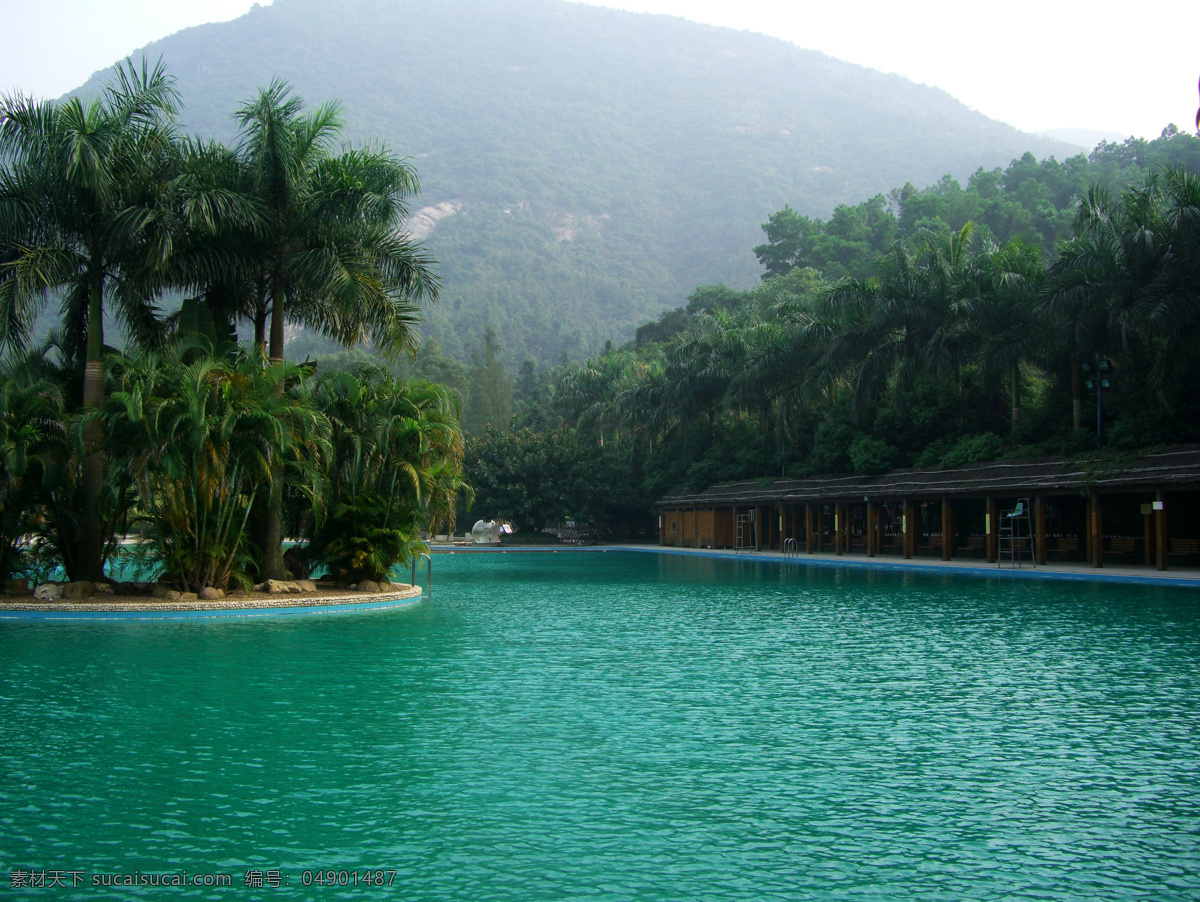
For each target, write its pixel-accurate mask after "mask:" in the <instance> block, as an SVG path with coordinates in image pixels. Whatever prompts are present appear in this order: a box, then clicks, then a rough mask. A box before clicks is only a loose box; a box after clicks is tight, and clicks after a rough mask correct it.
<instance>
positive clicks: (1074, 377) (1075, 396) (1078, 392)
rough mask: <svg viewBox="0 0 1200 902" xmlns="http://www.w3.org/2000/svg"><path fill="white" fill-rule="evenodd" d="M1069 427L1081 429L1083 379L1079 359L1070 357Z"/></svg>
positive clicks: (1073, 356)
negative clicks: (1080, 373)
mask: <svg viewBox="0 0 1200 902" xmlns="http://www.w3.org/2000/svg"><path fill="white" fill-rule="evenodd" d="M1071 427H1072V428H1073V429H1074V430H1075V431H1076V432H1079V430H1081V429H1082V428H1083V378H1082V377H1081V376H1080V375H1079V358H1078V357H1077V356H1076V355H1074V354H1072V355H1071Z"/></svg>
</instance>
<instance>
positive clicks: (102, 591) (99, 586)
mask: <svg viewBox="0 0 1200 902" xmlns="http://www.w3.org/2000/svg"><path fill="white" fill-rule="evenodd" d="M96 594H97V595H116V594H117V590H116V589H115V588H114V587H113V584H112V583H96Z"/></svg>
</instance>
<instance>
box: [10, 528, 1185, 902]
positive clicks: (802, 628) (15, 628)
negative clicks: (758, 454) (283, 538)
mask: <svg viewBox="0 0 1200 902" xmlns="http://www.w3.org/2000/svg"><path fill="white" fill-rule="evenodd" d="M433 576H434V585H433V594H432V597H431V598H429V599H427V600H426V601H424V602H422V603H421V604H420V605H417V606H416V607H414V608H411V609H409V610H402V611H394V612H379V613H371V614H364V615H361V616H353V617H346V616H331V617H321V616H316V617H308V618H299V619H284V620H278V621H269V622H264V621H249V622H246V621H234V622H228V623H225V622H209V621H204V622H179V623H167V622H159V623H150V624H144V623H95V624H93V623H86V624H81V623H73V624H65V623H56V624H45V623H36V622H33V623H31V622H10V623H3V624H0V768H2V772H3V774H4V779H3V782H2V784H0V854H2V855H3V856H4V860H3V861H2V862H0V865H2V866H3V867H4V868H5V869H7V870H8V871H10V872H13V871H17V870H21V871H24V872H36V871H38V870H39V869H40V870H42V871H49V870H59V871H79V872H81V873H82V874H83V880H84V881H85V883H84V884H81V885H80V886H79V887H78V888H77V889H76V890H74V892H72V891H71V890H70V889H62V888H59V889H54V890H49V889H48V890H45V891H44V892H45V894H46V895H47V896H51V895H53V896H54V897H55V898H70V897H71V896H72V895H77V896H78V897H79V898H85V897H86V898H89V899H99V898H130V897H137V896H145V897H150V896H153V895H155V893H158V894H161V893H162V891H161V890H155V889H151V888H137V887H134V888H130V887H121V888H119V889H105V888H104V887H103V886H100V887H94V886H92V885H91V883H92V882H95V878H96V876H97V875H109V874H118V873H120V874H130V873H132V872H134V871H137V872H139V873H140V874H142V875H148V874H163V873H170V874H177V873H179V872H181V871H186V872H187V873H188V874H189V875H190V876H191V877H195V876H197V875H210V874H222V875H225V876H227V877H229V879H230V880H231V882H232V886H231V888H228V889H221V888H212V887H202V886H192V887H184V888H180V889H177V890H173V891H172V892H171V895H172V897H173V898H174V897H179V898H213V899H217V898H233V897H234V896H235V895H236V897H237V898H281V897H286V898H296V899H305V898H314V899H318V898H320V899H324V898H361V897H362V894H363V893H364V892H372V891H373V887H372V885H367V886H364V885H362V884H363V883H364V882H365V881H364V878H363V875H364V874H366V873H367V871H368V870H370V871H371V876H370V878H369V879H370V880H372V881H374V880H375V877H374V874H375V873H376V872H382V873H383V879H384V880H387V881H390V882H391V883H392V885H393V892H394V893H397V894H399V895H402V896H403V898H405V899H408V900H411V899H421V900H425V899H428V900H434V899H437V900H447V899H463V900H467V899H471V900H476V899H497V900H500V899H504V900H507V899H513V900H517V899H522V900H523V899H566V898H583V897H587V898H596V899H639V900H641V899H648V900H659V899H661V900H678V899H700V898H703V899H717V900H734V899H737V900H751V899H754V900H757V899H810V898H812V899H840V898H852V897H857V898H893V899H894V898H912V899H917V898H919V899H936V898H954V899H961V898H971V899H993V898H994V899H1001V898H1004V899H1013V898H1015V899H1077V898H1091V899H1098V898H1143V897H1144V898H1155V899H1166V898H1196V897H1197V896H1200V877H1198V876H1197V861H1198V858H1200V763H1198V762H1200V747H1198V746H1200V595H1198V593H1196V592H1195V591H1190V590H1186V589H1175V588H1170V587H1161V588H1160V587H1141V586H1137V587H1130V586H1112V585H1102V584H1075V583H1052V582H1046V583H1036V584H1034V583H1027V582H1023V581H1013V580H999V579H996V580H989V579H979V578H970V577H943V576H941V575H925V574H896V573H878V572H870V571H849V570H833V569H827V568H804V567H795V566H793V567H781V566H778V565H777V564H772V563H762V562H753V561H749V560H746V561H726V560H715V559H701V558H687V557H680V556H673V555H652V554H632V553H613V552H609V553H573V554H488V555H455V556H448V555H439V556H438V557H437V558H436V559H435V563H434V574H433ZM330 869H332V870H333V872H334V876H333V882H334V883H335V884H336V883H339V882H340V881H341V880H342V877H341V873H342V872H344V874H345V881H346V884H347V885H343V886H340V887H339V886H330V885H328V883H329V881H328V880H327V879H325V874H326V872H327V871H329V870H330ZM248 871H249V872H251V874H250V876H251V880H252V882H253V881H254V880H255V879H256V878H255V874H257V875H258V876H259V877H261V875H262V874H263V873H265V874H267V876H268V877H278V879H279V881H280V883H281V886H280V887H279V888H272V887H270V886H267V887H266V888H264V889H262V890H254V889H247V888H246V887H245V882H246V877H247V872H248ZM274 872H277V873H274ZM355 872H357V878H358V880H359V883H360V885H359V886H357V887H356V886H354V885H353V880H354V879H355V876H356V875H355ZM318 875H320V876H318ZM0 878H2V879H5V880H9V879H10V877H9V875H0ZM317 880H320V883H323V884H325V885H320V884H319V883H316V882H315V881H317ZM285 881H288V882H287V883H285ZM306 884H307V885H306ZM285 886H286V889H285ZM281 894H283V895H282V896H281ZM33 895H36V891H34V893H33Z"/></svg>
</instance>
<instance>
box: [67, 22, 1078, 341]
mask: <svg viewBox="0 0 1200 902" xmlns="http://www.w3.org/2000/svg"><path fill="white" fill-rule="evenodd" d="M141 53H144V54H145V55H146V56H148V57H150V58H155V57H158V56H162V57H163V59H164V60H165V61H166V62H167V64H168V66H169V68H170V70H171V72H172V73H173V74H174V75H175V77H176V78H177V80H178V83H179V88H180V90H181V92H182V95H183V100H184V104H185V107H184V110H183V114H182V122H183V124H184V125H185V126H186V127H187V128H188V129H190V130H191V131H194V132H196V133H199V134H205V135H213V136H217V137H219V138H221V139H224V140H229V139H232V138H233V136H234V126H233V123H232V122H231V119H230V117H231V115H232V113H233V112H234V110H235V109H237V107H238V106H239V105H241V104H242V103H243V102H245V101H246V100H248V99H249V98H250V97H252V96H253V95H254V94H255V93H256V92H257V89H258V88H259V87H260V86H265V85H267V84H268V83H269V82H270V80H271V79H272V78H273V77H276V76H278V77H281V78H285V79H287V80H289V81H290V82H291V83H292V84H293V85H294V86H295V88H296V91H297V93H298V94H299V95H300V96H302V97H303V98H304V99H305V100H306V101H307V102H308V103H309V105H310V106H316V105H317V104H319V103H322V102H325V101H327V100H330V99H340V101H341V102H342V104H343V109H344V115H345V119H346V122H347V125H348V134H349V135H350V136H352V137H353V138H354V139H355V140H357V141H362V140H367V139H373V140H376V141H382V142H384V143H386V144H387V145H388V146H389V147H390V148H392V149H393V150H396V151H397V152H399V153H402V154H405V155H408V156H409V157H411V159H412V161H413V162H414V163H415V165H416V166H417V168H418V170H419V172H420V175H421V180H422V189H423V190H422V195H421V197H420V199H419V200H418V202H417V203H416V204H415V205H414V213H415V214H416V215H414V217H413V219H412V223H411V226H410V227H411V228H412V230H413V231H414V233H416V234H419V235H421V236H423V237H424V239H425V240H426V243H427V244H428V246H429V247H430V248H431V249H432V251H433V252H434V253H435V254H436V255H437V257H438V259H439V260H440V270H441V273H442V276H443V279H444V282H445V291H444V299H443V301H442V303H441V304H439V305H438V306H436V307H434V308H431V310H430V312H429V324H430V329H431V331H432V332H433V333H434V334H435V335H436V337H437V338H438V340H439V342H440V343H441V345H442V347H443V349H444V350H445V351H447V352H448V353H450V354H454V355H458V356H463V355H465V354H466V353H467V352H468V351H469V349H470V348H471V347H472V346H474V345H476V344H477V343H478V342H479V341H480V339H481V336H482V335H483V331H484V328H485V327H486V326H487V325H489V324H490V325H492V326H493V327H494V328H495V329H496V331H497V333H498V335H499V337H500V341H501V344H502V346H503V347H504V348H505V349H506V350H507V352H508V354H509V356H510V357H511V358H512V359H514V360H520V359H523V358H526V357H532V358H535V359H537V360H539V361H542V362H550V361H554V360H556V359H557V358H558V357H559V355H560V354H561V353H563V352H567V353H569V354H571V355H572V356H581V355H585V354H588V353H590V352H593V351H594V350H595V349H596V348H597V347H598V346H599V345H600V344H601V343H602V342H603V340H604V339H605V338H614V339H623V338H626V337H629V336H630V335H632V332H633V329H634V328H635V327H636V326H637V325H638V324H639V323H641V322H644V321H646V320H647V319H650V318H652V317H654V316H656V315H657V314H658V313H660V312H661V311H662V310H664V309H668V308H672V307H676V306H678V305H679V304H680V303H681V302H682V301H683V299H684V297H685V296H686V295H687V294H688V292H690V291H691V290H692V289H693V288H694V287H695V286H696V285H700V284H711V283H716V282H727V283H729V284H732V285H735V286H742V287H745V286H749V285H751V284H753V283H754V282H755V281H756V279H757V277H758V275H759V272H760V270H759V267H758V265H757V262H756V261H755V259H754V256H753V254H752V252H751V248H752V247H753V246H754V245H755V244H758V243H760V241H761V240H762V235H761V232H760V226H761V224H762V223H763V222H765V221H766V218H767V216H768V215H770V214H771V213H772V212H774V211H775V210H777V209H779V208H781V207H783V206H784V205H785V204H790V205H791V206H792V207H793V208H795V209H796V210H798V211H799V212H801V213H805V214H808V215H821V216H825V215H828V214H829V213H830V211H831V210H832V209H833V208H834V207H835V206H836V205H837V204H839V203H842V202H848V203H855V202H858V201H860V200H862V199H864V198H866V197H870V196H872V195H874V194H876V193H878V192H886V191H888V190H889V189H891V188H893V187H895V186H897V185H902V184H904V183H906V182H913V183H915V184H917V185H921V184H926V183H929V182H933V181H935V180H937V179H938V178H940V177H941V176H943V175H945V174H947V173H949V174H952V175H954V176H956V177H958V178H960V179H961V178H965V177H966V176H968V175H969V174H970V173H971V172H972V171H974V170H975V169H976V168H978V167H980V166H984V167H988V168H991V167H995V166H1001V165H1004V164H1006V163H1008V162H1009V161H1010V160H1011V159H1013V158H1014V157H1017V156H1020V155H1021V154H1022V153H1023V152H1025V151H1032V152H1033V153H1034V154H1036V155H1038V156H1046V155H1050V154H1056V153H1057V154H1059V155H1064V156H1065V155H1069V154H1071V153H1073V152H1074V150H1073V149H1072V148H1071V147H1070V146H1069V145H1066V144H1062V143H1057V142H1054V141H1051V140H1049V139H1046V138H1039V137H1035V136H1032V135H1027V134H1022V133H1019V132H1017V131H1016V130H1014V129H1013V128H1011V127H1009V126H1007V125H1004V124H1002V123H1000V122H996V121H994V120H991V119H988V118H986V117H984V116H982V115H980V114H978V113H976V112H973V111H971V110H969V109H967V107H965V106H964V105H963V104H961V103H959V102H958V101H956V100H954V99H953V98H952V97H950V96H949V95H948V94H946V93H944V92H942V91H940V90H937V89H934V88H930V87H926V86H922V85H916V84H912V83H911V82H908V81H906V80H904V79H901V78H899V77H897V76H892V75H884V74H881V73H879V72H876V71H873V70H870V69H866V68H863V67H861V66H854V65H850V64H847V63H843V62H839V61H837V60H834V59H831V58H830V57H827V56H825V55H823V54H820V53H815V52H812V51H808V50H802V49H800V48H798V47H796V46H795V45H792V44H789V43H787V42H784V41H780V40H776V39H774V38H769V37H765V36H762V35H757V34H751V33H748V32H740V31H733V30H730V29H725V28H717V27H712V26H707V25H699V24H695V23H691V22H687V21H685V20H682V19H677V18H672V17H666V16H657V15H645V14H637V13H628V12H621V11H616V10H611V9H604V8H599V7H592V6H584V5H580V4H575V3H567V2H562V0H437V2H434V0H337V2H333V0H275V2H274V3H273V4H272V5H271V6H269V7H257V6H256V7H255V8H253V9H252V10H251V11H250V12H249V13H247V14H246V15H245V16H243V17H242V18H240V19H236V20H234V21H232V22H225V23H220V24H212V25H204V26H200V27H197V28H190V29H187V30H185V31H182V32H179V33H178V34H175V35H173V36H171V37H169V38H165V39H163V40H161V41H157V42H155V43H153V44H150V45H149V46H147V47H145V48H144V50H143V51H141ZM137 55H140V54H136V55H135V56H137ZM108 74H109V73H106V72H104V73H98V74H97V76H95V77H94V78H93V79H92V81H90V82H89V83H88V84H87V85H85V86H84V88H83V91H85V92H86V91H88V90H94V89H95V87H96V86H97V85H98V84H99V83H100V82H101V81H103V80H104V79H105V78H107V77H108Z"/></svg>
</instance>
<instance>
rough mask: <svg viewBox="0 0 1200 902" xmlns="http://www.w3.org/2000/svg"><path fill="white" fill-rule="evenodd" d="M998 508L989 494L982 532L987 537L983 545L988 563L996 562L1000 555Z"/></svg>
mask: <svg viewBox="0 0 1200 902" xmlns="http://www.w3.org/2000/svg"><path fill="white" fill-rule="evenodd" d="M999 513H1000V512H999V510H998V509H997V507H996V499H995V498H993V497H992V496H991V495H988V497H987V505H986V510H985V513H984V515H983V532H984V535H985V536H986V537H987V538H986V539H985V542H984V545H985V547H986V548H987V562H988V563H989V564H994V563H996V560H997V558H999V556H1000V517H999Z"/></svg>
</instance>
